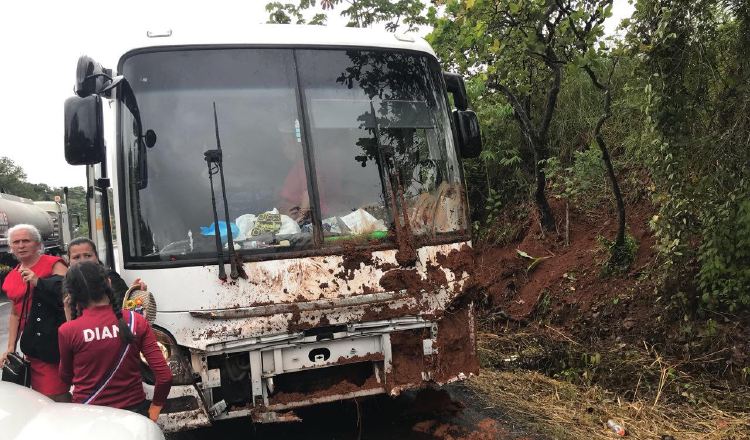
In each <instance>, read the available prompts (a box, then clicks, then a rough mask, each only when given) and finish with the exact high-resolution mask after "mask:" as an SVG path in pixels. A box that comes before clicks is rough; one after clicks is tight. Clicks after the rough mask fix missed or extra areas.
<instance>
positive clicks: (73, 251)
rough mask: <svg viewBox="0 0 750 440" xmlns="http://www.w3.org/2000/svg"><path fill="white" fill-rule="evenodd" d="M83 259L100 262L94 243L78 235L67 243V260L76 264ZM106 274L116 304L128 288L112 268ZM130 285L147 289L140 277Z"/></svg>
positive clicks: (120, 300)
mask: <svg viewBox="0 0 750 440" xmlns="http://www.w3.org/2000/svg"><path fill="white" fill-rule="evenodd" d="M84 261H93V262H96V263H101V261H100V260H99V253H98V252H97V250H96V244H94V242H93V241H92V240H90V239H88V238H86V237H78V238H76V239H74V240H71V242H70V243H68V262H70V264H77V263H81V262H84ZM107 276H108V277H109V281H110V282H111V283H112V290H114V291H115V302H116V303H117V304H122V299H123V297H124V296H125V292H127V291H128V288H129V287H128V285H127V284H126V283H125V281H124V280H123V279H122V277H120V274H118V273H117V272H115V271H114V270H110V271H109V272H108V274H107ZM130 287H137V288H138V290H148V286H146V283H144V282H143V281H141V279H140V278H136V279H135V281H133V284H132V285H131V286H130Z"/></svg>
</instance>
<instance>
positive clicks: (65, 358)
mask: <svg viewBox="0 0 750 440" xmlns="http://www.w3.org/2000/svg"><path fill="white" fill-rule="evenodd" d="M64 325H65V324H63V325H62V326H60V329H59V330H58V331H57V345H58V346H59V348H60V366H59V367H58V373H59V374H60V380H62V381H63V382H64V383H66V384H68V385H70V384H72V383H73V349H72V347H71V346H70V338H69V336H68V335H67V332H66V331H65V327H64Z"/></svg>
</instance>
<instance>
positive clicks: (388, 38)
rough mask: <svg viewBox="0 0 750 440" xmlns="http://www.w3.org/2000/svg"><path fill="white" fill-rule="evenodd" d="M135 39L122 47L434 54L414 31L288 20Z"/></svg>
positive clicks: (153, 33)
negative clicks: (328, 48)
mask: <svg viewBox="0 0 750 440" xmlns="http://www.w3.org/2000/svg"><path fill="white" fill-rule="evenodd" d="M149 35H150V36H149ZM135 43H136V44H133V45H132V46H131V47H130V48H127V49H126V50H125V51H130V50H137V49H142V48H149V47H170V46H205V45H230V46H231V45H249V46H256V45H257V46H294V47H298V46H308V47H325V46H333V47H369V48H388V49H404V50H414V51H419V52H425V53H428V54H430V55H433V56H435V52H434V51H433V50H432V48H431V47H430V45H429V44H427V42H426V41H425V40H424V39H422V38H421V37H419V36H417V35H416V34H413V33H408V34H404V33H393V32H386V31H384V30H373V29H359V28H348V27H328V26H309V25H308V26H305V25H291V24H262V25H253V26H246V27H242V28H231V27H229V28H224V29H221V30H219V31H211V32H210V33H209V32H201V31H200V30H198V31H196V30H195V29H190V30H186V29H183V30H181V29H173V30H170V29H152V30H149V31H148V35H147V32H143V33H142V34H141V36H140V38H139V39H138V41H136V42H135ZM125 51H123V52H125Z"/></svg>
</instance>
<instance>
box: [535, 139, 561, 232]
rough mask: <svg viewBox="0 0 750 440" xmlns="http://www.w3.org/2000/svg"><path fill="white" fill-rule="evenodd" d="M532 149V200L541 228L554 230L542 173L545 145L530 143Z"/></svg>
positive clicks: (545, 180)
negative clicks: (533, 184)
mask: <svg viewBox="0 0 750 440" xmlns="http://www.w3.org/2000/svg"><path fill="white" fill-rule="evenodd" d="M532 148H533V149H534V177H535V180H536V187H535V188H534V202H535V203H536V208H537V210H538V211H539V221H540V222H541V224H542V228H544V230H545V231H548V232H549V231H554V230H555V216H554V214H553V213H552V208H550V206H549V202H547V195H546V193H545V189H546V187H547V176H546V174H545V173H544V165H545V164H546V163H547V159H549V157H548V156H549V154H548V153H547V148H546V147H540V146H535V145H533V144H532Z"/></svg>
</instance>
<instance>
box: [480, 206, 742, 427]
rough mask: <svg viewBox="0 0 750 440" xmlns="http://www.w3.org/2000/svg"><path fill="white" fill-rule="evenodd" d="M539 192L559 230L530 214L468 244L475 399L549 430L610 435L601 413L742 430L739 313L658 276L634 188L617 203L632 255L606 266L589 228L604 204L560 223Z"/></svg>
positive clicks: (642, 423) (612, 224)
mask: <svg viewBox="0 0 750 440" xmlns="http://www.w3.org/2000/svg"><path fill="white" fill-rule="evenodd" d="M552 206H553V209H554V211H555V214H556V217H557V218H558V219H562V221H560V222H559V223H558V231H556V232H552V233H547V234H542V232H541V231H540V228H539V226H538V223H537V222H536V221H535V220H534V219H533V218H532V219H529V220H528V223H527V224H526V225H524V227H518V228H517V229H519V230H522V231H523V232H522V233H521V234H520V235H519V236H518V238H517V240H516V241H514V242H513V243H511V244H509V245H507V246H502V247H498V246H483V245H482V244H481V243H479V244H476V245H475V246H476V248H475V250H474V260H475V261H476V265H475V271H474V274H473V277H472V279H471V282H470V283H467V285H468V286H470V287H469V289H470V290H471V292H470V295H473V296H474V297H475V298H477V301H476V303H477V304H478V306H479V309H478V319H479V321H480V328H479V332H480V335H479V348H480V358H481V361H482V365H483V367H484V370H483V373H482V374H481V375H480V377H479V378H477V379H475V380H473V381H472V383H473V385H472V386H475V387H476V389H477V390H478V391H479V392H480V394H483V395H485V396H487V404H488V405H501V406H504V407H507V408H509V409H510V410H511V412H513V411H515V409H518V412H517V413H515V414H516V416H517V417H518V419H519V420H521V421H522V423H521V426H534V427H537V428H539V430H540V431H541V432H545V433H547V434H549V435H551V436H552V437H553V438H564V439H578V438H609V436H611V433H610V432H609V430H608V429H607V428H606V421H607V420H608V419H609V418H613V419H615V420H618V421H619V422H620V423H625V425H626V429H627V430H628V432H629V434H628V435H630V436H632V437H633V438H669V436H673V438H686V439H699V438H700V439H703V438H706V439H725V438H726V439H734V438H738V439H739V438H746V433H747V430H748V429H750V422H748V420H750V407H749V406H748V405H747V402H748V400H747V399H748V398H750V389H748V384H749V382H748V376H747V373H743V371H745V372H747V371H750V355H747V353H750V329H748V327H747V325H746V323H747V322H750V316H748V314H747V313H745V314H744V315H729V314H725V313H715V312H710V311H706V310H703V311H698V312H696V308H695V307H692V308H691V306H690V298H691V297H692V298H693V299H694V300H695V296H696V291H695V289H694V287H693V290H692V291H691V290H689V289H690V282H688V281H690V280H681V283H670V281H669V280H670V277H668V276H666V274H665V273H663V271H664V268H663V267H662V266H660V264H659V261H658V259H657V253H656V250H655V249H654V245H655V241H656V240H655V237H654V236H653V234H652V231H651V230H650V228H649V220H650V219H651V218H652V216H653V215H654V214H655V208H653V207H652V206H651V205H650V204H649V203H648V202H647V201H644V200H641V201H640V202H639V203H637V204H631V205H629V206H627V210H626V211H627V225H628V234H629V235H631V236H632V237H633V238H634V239H635V241H636V242H637V244H638V246H637V250H636V252H635V254H634V258H633V263H632V264H631V266H630V267H629V269H628V270H627V271H626V272H625V273H622V274H615V275H608V276H605V275H604V274H603V271H602V269H603V265H604V262H605V260H606V258H607V256H608V253H607V250H606V249H605V246H604V244H603V240H602V239H601V238H602V237H603V238H607V239H612V238H613V237H614V236H615V230H616V226H617V225H616V220H615V219H616V217H615V216H614V215H608V214H607V213H604V212H598V213H593V214H592V213H588V214H584V213H581V212H577V211H575V210H571V211H570V212H569V229H568V230H567V231H566V230H565V220H564V219H565V211H566V207H565V205H564V204H562V203H560V202H559V201H553V203H552ZM516 226H518V225H516ZM566 236H567V239H566ZM519 251H520V252H519ZM686 272H689V271H686ZM686 287H687V289H686ZM693 305H695V303H694V304H693ZM691 310H692V311H691ZM529 370H532V371H531V372H530V371H529ZM540 373H541V374H540ZM541 385H544V386H541ZM540 387H541V388H543V391H540ZM512 396H515V397H512ZM511 397H512V398H511ZM514 399H515V400H514ZM612 402H617V404H613V403H612ZM740 432H742V433H743V434H738V433H740ZM738 435H739V436H738Z"/></svg>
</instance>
